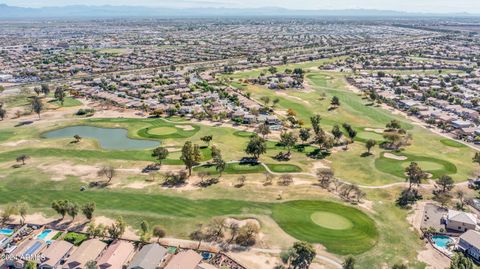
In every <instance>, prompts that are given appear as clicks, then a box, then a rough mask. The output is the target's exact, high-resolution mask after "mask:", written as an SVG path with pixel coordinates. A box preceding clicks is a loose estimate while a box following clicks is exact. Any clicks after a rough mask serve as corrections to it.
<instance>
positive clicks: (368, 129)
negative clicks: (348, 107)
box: [365, 128, 384, 134]
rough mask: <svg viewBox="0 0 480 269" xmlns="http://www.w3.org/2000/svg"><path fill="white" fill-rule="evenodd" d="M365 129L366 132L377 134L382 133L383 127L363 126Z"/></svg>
mask: <svg viewBox="0 0 480 269" xmlns="http://www.w3.org/2000/svg"><path fill="white" fill-rule="evenodd" d="M365 131H367V132H375V133H377V134H383V131H384V130H383V129H373V128H365Z"/></svg>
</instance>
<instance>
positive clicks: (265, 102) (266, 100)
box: [260, 96, 270, 106]
mask: <svg viewBox="0 0 480 269" xmlns="http://www.w3.org/2000/svg"><path fill="white" fill-rule="evenodd" d="M260 101H262V102H263V103H264V104H265V106H268V104H269V103H270V97H268V96H262V97H260Z"/></svg>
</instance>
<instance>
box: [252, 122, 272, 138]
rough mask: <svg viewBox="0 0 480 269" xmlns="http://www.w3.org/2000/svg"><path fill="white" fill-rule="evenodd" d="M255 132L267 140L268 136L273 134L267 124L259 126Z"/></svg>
mask: <svg viewBox="0 0 480 269" xmlns="http://www.w3.org/2000/svg"><path fill="white" fill-rule="evenodd" d="M255 132H256V133H258V134H261V135H262V137H263V138H266V137H267V135H269V134H270V133H271V131H270V127H269V126H268V124H267V123H266V122H264V123H262V124H260V125H258V126H257V128H256V129H255Z"/></svg>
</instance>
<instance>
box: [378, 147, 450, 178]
mask: <svg viewBox="0 0 480 269" xmlns="http://www.w3.org/2000/svg"><path fill="white" fill-rule="evenodd" d="M402 155H403V156H405V157H407V159H406V160H394V159H390V158H387V157H384V156H383V153H382V154H381V155H380V157H379V158H377V159H375V168H376V169H378V170H379V171H382V172H384V173H388V174H391V175H394V176H397V177H400V178H405V168H406V167H408V166H409V165H410V163H411V162H416V163H418V165H419V166H420V168H422V169H423V171H425V172H427V173H430V174H432V178H438V177H440V176H442V175H453V174H456V173H457V167H456V166H455V164H453V163H451V162H449V161H446V160H441V159H436V158H431V157H426V156H419V155H413V154H407V153H402Z"/></svg>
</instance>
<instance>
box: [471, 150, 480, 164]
mask: <svg viewBox="0 0 480 269" xmlns="http://www.w3.org/2000/svg"><path fill="white" fill-rule="evenodd" d="M473 162H474V163H478V164H480V152H475V156H474V157H473Z"/></svg>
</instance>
